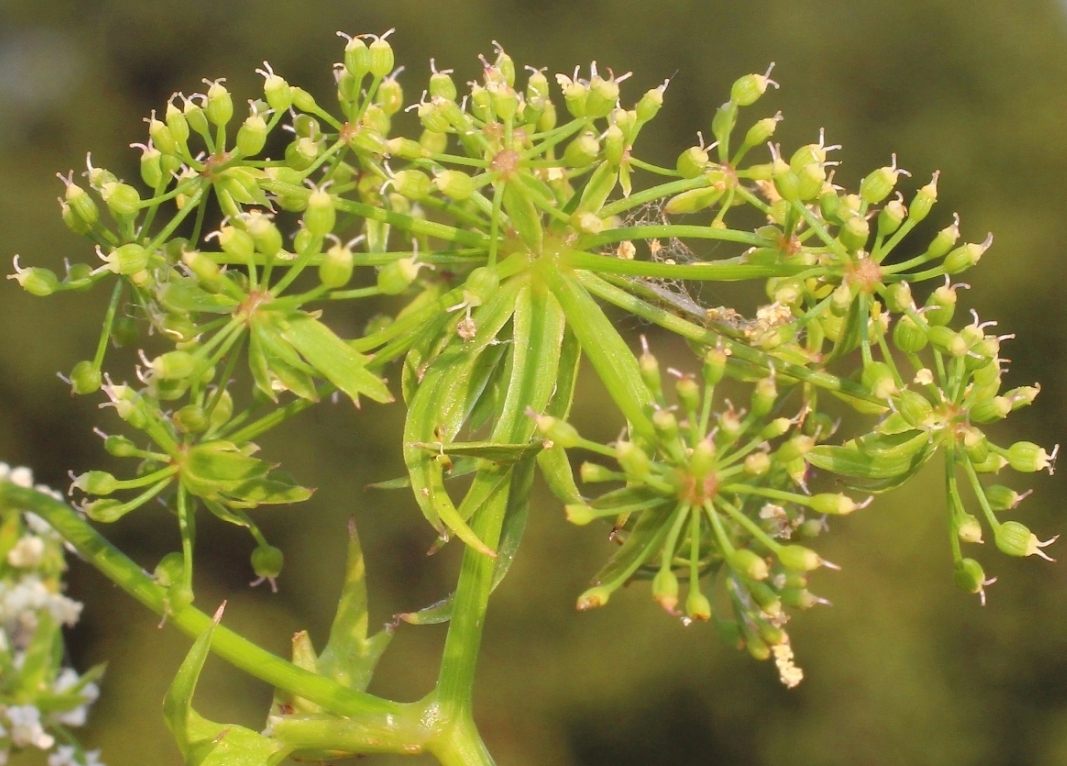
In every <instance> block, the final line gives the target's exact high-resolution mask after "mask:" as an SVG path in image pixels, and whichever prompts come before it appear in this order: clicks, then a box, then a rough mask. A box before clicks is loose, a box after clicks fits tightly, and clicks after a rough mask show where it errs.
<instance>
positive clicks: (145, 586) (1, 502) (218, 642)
mask: <svg viewBox="0 0 1067 766" xmlns="http://www.w3.org/2000/svg"><path fill="white" fill-rule="evenodd" d="M0 508H10V509H19V510H27V511H32V512H33V513H36V514H37V515H38V516H40V517H41V518H43V519H44V520H45V521H47V522H48V523H49V524H50V525H51V526H52V528H53V529H55V530H56V531H57V532H58V533H59V534H60V535H62V536H63V538H64V539H65V540H66V541H67V542H68V543H70V544H71V545H73V546H74V548H75V549H76V550H77V551H78V553H79V554H81V556H82V557H83V558H84V559H85V560H86V561H88V562H89V563H90V564H92V565H93V566H94V567H96V568H97V569H98V570H100V572H101V573H102V574H103V575H104V576H106V577H107V578H108V579H109V580H111V581H112V582H114V583H115V584H116V585H118V586H119V587H121V588H122V589H123V590H125V591H126V592H127V593H129V594H130V595H131V596H133V597H134V598H135V599H137V600H138V601H140V602H141V603H142V604H144V605H145V606H147V607H148V608H149V609H151V610H152V611H154V612H156V613H157V614H160V615H166V617H167V621H168V622H170V623H171V624H172V625H175V626H176V627H177V628H178V629H179V630H181V631H182V632H183V633H186V634H188V635H190V636H194V637H196V636H199V635H200V634H201V633H203V632H204V631H205V630H207V629H208V628H209V627H210V626H211V618H210V617H209V616H208V615H206V614H204V613H203V612H201V611H200V610H199V609H196V608H195V607H192V606H187V607H184V608H182V609H178V610H177V611H173V612H168V611H167V607H166V597H167V592H166V590H165V589H164V588H162V587H160V586H159V585H158V584H156V582H155V581H154V580H153V579H152V578H151V577H149V576H148V575H147V574H145V573H144V571H142V569H141V568H140V567H139V566H137V564H135V563H134V562H133V561H131V560H130V559H129V558H127V557H126V556H125V555H124V554H123V553H122V552H121V551H120V550H119V549H118V548H116V547H115V546H113V545H112V544H111V543H109V542H108V541H107V540H106V539H105V538H104V537H103V536H102V535H100V533H98V532H97V531H96V530H95V529H93V528H92V527H91V526H90V525H89V524H88V522H86V521H85V520H84V519H82V518H81V516H79V515H78V514H77V513H76V512H75V511H74V510H73V509H72V508H71V507H70V506H68V505H67V504H66V503H63V502H61V501H59V500H56V499H55V498H53V497H50V496H49V495H46V494H44V493H43V492H38V491H36V490H33V489H26V488H23V487H19V486H16V485H14V484H12V483H10V482H0ZM211 650H212V651H213V652H215V654H217V655H219V656H220V657H222V658H223V659H224V660H227V661H228V662H230V663H232V664H233V665H235V666H236V667H238V668H240V669H241V670H244V671H245V672H246V673H249V674H250V675H252V676H255V677H256V678H259V679H260V680H263V681H266V682H267V683H269V684H271V685H273V686H277V687H279V688H281V689H285V690H286V691H289V692H292V693H293V694H295V695H297V696H299V697H303V698H305V699H308V700H311V701H312V702H315V703H317V704H319V705H322V706H323V707H324V708H326V709H327V710H330V711H331V712H334V713H338V714H340V715H351V716H361V717H362V716H377V717H381V718H383V719H389V718H391V717H396V716H403V717H405V718H406V717H407V716H408V715H409V713H408V712H407V709H408V708H409V707H410V706H408V705H403V704H401V703H397V702H392V701H390V700H385V699H382V698H380V697H376V696H374V695H371V694H367V693H365V692H359V691H356V690H354V689H349V688H347V687H344V686H342V685H341V684H339V683H337V682H336V681H333V680H332V679H329V678H325V677H324V676H319V675H315V674H314V673H310V672H308V671H306V670H303V669H301V668H298V667H297V666H295V665H293V664H292V663H290V662H286V661H285V660H283V659H281V658H280V657H277V656H275V655H273V654H271V653H270V652H268V651H266V650H265V649H262V648H260V647H259V646H257V645H256V644H254V643H252V642H251V641H249V640H247V639H245V638H243V637H241V636H239V635H238V634H236V633H234V632H233V631H231V630H228V629H227V628H225V627H223V626H221V625H220V626H218V627H217V628H216V629H215V631H214V633H213V635H212V639H211Z"/></svg>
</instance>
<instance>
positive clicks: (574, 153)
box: [563, 133, 600, 168]
mask: <svg viewBox="0 0 1067 766" xmlns="http://www.w3.org/2000/svg"><path fill="white" fill-rule="evenodd" d="M599 154H600V142H599V141H597V138H596V136H595V135H593V134H592V133H583V134H582V135H580V136H578V137H577V138H576V139H574V140H573V141H571V142H570V143H569V144H567V148H566V149H565V150H564V151H563V162H564V163H565V164H566V165H568V166H570V167H572V168H584V167H587V166H589V165H591V164H593V162H594V161H595V160H596V158H597V156H598V155H599Z"/></svg>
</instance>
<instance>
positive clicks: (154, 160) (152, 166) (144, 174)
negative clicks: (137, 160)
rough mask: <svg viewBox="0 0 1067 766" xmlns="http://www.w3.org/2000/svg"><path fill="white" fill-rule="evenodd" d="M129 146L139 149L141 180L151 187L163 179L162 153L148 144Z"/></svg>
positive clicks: (154, 186)
mask: <svg viewBox="0 0 1067 766" xmlns="http://www.w3.org/2000/svg"><path fill="white" fill-rule="evenodd" d="M130 146H131V147H134V148H138V149H140V150H141V180H142V181H144V182H145V184H146V185H148V186H150V187H151V188H153V189H154V188H156V187H157V186H159V184H160V182H161V181H162V180H163V165H162V162H161V158H162V156H163V155H162V154H160V152H159V150H158V149H156V148H155V147H154V146H152V145H151V144H149V145H148V146H144V145H143V144H130Z"/></svg>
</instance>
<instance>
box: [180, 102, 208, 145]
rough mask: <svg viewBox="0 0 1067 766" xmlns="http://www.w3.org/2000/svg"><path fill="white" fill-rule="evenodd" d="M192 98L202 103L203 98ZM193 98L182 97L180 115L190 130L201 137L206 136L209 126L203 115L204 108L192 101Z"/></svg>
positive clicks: (205, 116)
mask: <svg viewBox="0 0 1067 766" xmlns="http://www.w3.org/2000/svg"><path fill="white" fill-rule="evenodd" d="M193 98H199V99H201V101H203V99H204V98H205V97H204V96H193ZM193 98H185V97H184V96H183V97H182V115H184V117H185V121H186V124H188V125H189V127H190V128H192V129H193V130H194V131H196V132H197V133H199V134H200V135H202V136H204V135H208V133H209V130H210V126H209V125H208V121H207V115H205V114H204V107H203V106H202V105H201V104H198V103H197V102H196V101H194V100H193Z"/></svg>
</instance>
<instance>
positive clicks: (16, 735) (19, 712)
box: [7, 705, 56, 750]
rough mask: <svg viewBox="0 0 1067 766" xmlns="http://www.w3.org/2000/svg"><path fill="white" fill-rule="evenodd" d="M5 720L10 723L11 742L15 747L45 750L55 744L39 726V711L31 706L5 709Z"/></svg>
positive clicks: (15, 706) (13, 706)
mask: <svg viewBox="0 0 1067 766" xmlns="http://www.w3.org/2000/svg"><path fill="white" fill-rule="evenodd" d="M7 718H8V720H9V721H10V722H11V741H12V742H13V743H14V744H15V745H16V746H17V747H26V746H28V745H33V746H34V747H37V748H40V749H41V750H47V749H48V748H50V747H52V745H54V744H55V741H56V740H55V738H54V737H52V736H51V735H49V734H46V733H45V731H44V728H43V727H42V726H41V711H40V710H38V709H37V708H36V707H34V706H33V705H12V706H11V707H9V708H8V709H7Z"/></svg>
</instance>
